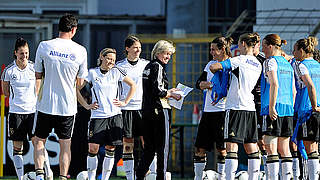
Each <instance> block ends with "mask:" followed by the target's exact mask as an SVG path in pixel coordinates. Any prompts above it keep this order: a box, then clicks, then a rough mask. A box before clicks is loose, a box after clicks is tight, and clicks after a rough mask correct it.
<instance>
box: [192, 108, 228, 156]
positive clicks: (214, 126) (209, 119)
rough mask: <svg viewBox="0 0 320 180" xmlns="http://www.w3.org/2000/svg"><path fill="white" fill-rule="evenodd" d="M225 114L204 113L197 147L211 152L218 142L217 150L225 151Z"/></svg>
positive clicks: (199, 128)
mask: <svg viewBox="0 0 320 180" xmlns="http://www.w3.org/2000/svg"><path fill="white" fill-rule="evenodd" d="M224 119H225V112H204V113H203V114H202V117H201V120H200V124H199V127H198V133H197V138H196V142H195V147H197V148H203V149H205V150H207V151H211V150H212V149H213V148H214V146H213V145H214V142H216V147H217V149H225V148H226V147H225V143H224V140H223V126H224Z"/></svg>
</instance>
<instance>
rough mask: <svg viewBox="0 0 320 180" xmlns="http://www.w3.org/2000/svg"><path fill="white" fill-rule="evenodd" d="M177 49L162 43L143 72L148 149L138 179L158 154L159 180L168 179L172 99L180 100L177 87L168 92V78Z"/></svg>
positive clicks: (158, 45)
mask: <svg viewBox="0 0 320 180" xmlns="http://www.w3.org/2000/svg"><path fill="white" fill-rule="evenodd" d="M174 52H175V48H174V47H173V45H172V44H171V43H169V42H168V41H165V40H160V41H158V42H157V43H156V44H155V46H154V47H153V49H152V52H151V62H150V63H149V64H148V65H147V66H146V67H145V69H144V71H143V101H142V119H143V124H144V125H145V128H144V129H145V131H144V133H143V138H144V149H143V156H142V160H141V162H140V164H139V166H138V169H137V173H136V175H137V180H143V179H144V177H145V175H146V173H147V171H148V169H149V166H150V164H151V162H152V160H153V158H154V155H155V153H157V180H163V179H166V170H167V159H168V152H169V118H170V109H171V108H170V106H169V104H168V98H169V97H171V98H174V99H176V100H179V99H180V98H181V96H180V95H178V94H175V93H174V92H175V91H176V90H177V89H175V88H173V89H170V90H168V78H167V74H166V71H165V65H166V64H167V63H168V62H169V60H170V57H171V55H172V54H173V53H174Z"/></svg>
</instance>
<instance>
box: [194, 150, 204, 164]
mask: <svg viewBox="0 0 320 180" xmlns="http://www.w3.org/2000/svg"><path fill="white" fill-rule="evenodd" d="M206 161H207V154H206V152H205V151H203V150H202V149H199V148H196V150H195V152H194V155H193V162H194V163H203V162H206Z"/></svg>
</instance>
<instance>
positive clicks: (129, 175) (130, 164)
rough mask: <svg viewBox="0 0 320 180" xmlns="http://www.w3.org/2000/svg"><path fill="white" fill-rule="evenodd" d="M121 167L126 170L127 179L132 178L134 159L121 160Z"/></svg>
mask: <svg viewBox="0 0 320 180" xmlns="http://www.w3.org/2000/svg"><path fill="white" fill-rule="evenodd" d="M123 167H124V170H125V171H126V177H127V180H134V160H133V159H131V160H123Z"/></svg>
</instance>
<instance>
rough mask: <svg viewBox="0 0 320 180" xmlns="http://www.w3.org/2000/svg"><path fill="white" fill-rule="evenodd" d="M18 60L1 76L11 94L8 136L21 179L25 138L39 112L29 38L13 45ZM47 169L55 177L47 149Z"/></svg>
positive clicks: (3, 85)
mask: <svg viewBox="0 0 320 180" xmlns="http://www.w3.org/2000/svg"><path fill="white" fill-rule="evenodd" d="M14 58H15V60H14V61H13V62H12V63H11V64H10V65H8V66H7V67H6V69H5V70H4V71H3V73H2V76H1V83H2V89H3V92H4V95H5V96H7V97H9V115H8V119H9V121H8V122H9V123H8V130H9V132H8V136H9V139H10V140H12V141H13V163H14V166H15V169H16V172H17V176H18V179H19V180H21V179H22V177H23V175H24V169H23V156H22V153H23V141H24V140H26V139H27V138H28V137H29V139H31V140H32V143H33V137H34V134H33V133H32V129H33V120H34V114H35V111H36V90H35V82H36V79H35V70H34V66H33V62H32V61H29V46H28V43H27V41H26V40H24V39H23V38H18V39H17V40H16V44H15V48H14ZM44 151H45V152H44V153H45V163H44V168H45V172H46V176H47V179H52V178H53V173H52V171H51V169H50V164H49V159H48V153H47V151H46V150H45V149H44Z"/></svg>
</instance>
